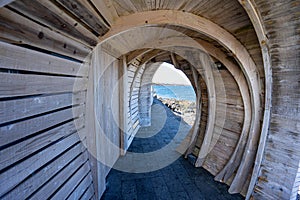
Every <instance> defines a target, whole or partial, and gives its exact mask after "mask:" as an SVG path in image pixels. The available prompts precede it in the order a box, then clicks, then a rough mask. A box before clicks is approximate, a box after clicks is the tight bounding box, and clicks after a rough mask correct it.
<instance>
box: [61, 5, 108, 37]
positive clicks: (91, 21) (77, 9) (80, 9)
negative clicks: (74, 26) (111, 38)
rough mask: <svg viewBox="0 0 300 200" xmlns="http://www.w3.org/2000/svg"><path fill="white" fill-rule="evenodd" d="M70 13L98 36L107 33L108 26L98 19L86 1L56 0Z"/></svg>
mask: <svg viewBox="0 0 300 200" xmlns="http://www.w3.org/2000/svg"><path fill="white" fill-rule="evenodd" d="M56 1H58V2H59V3H60V4H61V5H63V6H64V7H65V8H66V9H68V10H69V11H70V12H71V13H73V14H74V15H76V17H78V19H80V20H81V21H82V22H84V23H85V24H87V25H88V26H89V27H90V28H91V29H93V30H94V31H95V32H97V34H98V35H99V36H102V35H104V34H105V33H106V32H107V31H108V25H107V24H105V22H104V21H103V19H101V18H100V16H99V15H98V13H97V12H96V11H95V10H94V9H93V7H92V6H91V5H90V4H89V3H88V1H86V0H56Z"/></svg>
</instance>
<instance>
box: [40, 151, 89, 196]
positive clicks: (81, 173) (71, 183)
mask: <svg viewBox="0 0 300 200" xmlns="http://www.w3.org/2000/svg"><path fill="white" fill-rule="evenodd" d="M86 157H87V156H86ZM89 172H90V166H89V162H88V161H87V162H86V163H85V164H84V165H83V166H82V167H80V169H79V170H78V171H77V172H76V173H75V174H73V175H72V176H71V178H70V179H69V180H68V181H67V182H66V183H64V184H63V186H62V187H61V188H59V190H58V192H56V193H55V195H54V196H52V197H51V199H57V200H60V199H64V198H66V197H67V196H69V195H70V193H71V192H72V191H73V190H74V189H75V187H76V186H77V185H78V184H79V183H80V181H81V180H82V179H83V178H84V177H85V176H86V175H87V174H88V173H89ZM46 192H48V191H46ZM42 197H43V196H41V198H42ZM38 199H39V198H38Z"/></svg>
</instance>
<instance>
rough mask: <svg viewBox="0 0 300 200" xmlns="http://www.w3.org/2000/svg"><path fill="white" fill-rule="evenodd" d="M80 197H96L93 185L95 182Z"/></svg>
mask: <svg viewBox="0 0 300 200" xmlns="http://www.w3.org/2000/svg"><path fill="white" fill-rule="evenodd" d="M80 199H82V200H84V199H96V196H95V190H94V187H93V184H91V185H90V187H89V188H88V189H87V190H86V191H85V193H84V194H83V195H82V197H80Z"/></svg>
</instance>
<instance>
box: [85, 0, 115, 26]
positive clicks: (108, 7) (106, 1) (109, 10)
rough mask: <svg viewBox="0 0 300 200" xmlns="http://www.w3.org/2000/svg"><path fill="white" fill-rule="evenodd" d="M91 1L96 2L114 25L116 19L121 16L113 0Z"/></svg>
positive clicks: (107, 19)
mask: <svg viewBox="0 0 300 200" xmlns="http://www.w3.org/2000/svg"><path fill="white" fill-rule="evenodd" d="M91 2H93V3H94V5H95V6H96V8H97V9H98V10H99V12H100V13H101V15H102V16H103V17H104V18H105V20H106V21H107V22H108V23H109V25H112V24H113V23H114V21H115V20H116V19H117V18H119V15H118V14H117V11H116V9H115V7H114V6H113V4H112V2H111V0H91Z"/></svg>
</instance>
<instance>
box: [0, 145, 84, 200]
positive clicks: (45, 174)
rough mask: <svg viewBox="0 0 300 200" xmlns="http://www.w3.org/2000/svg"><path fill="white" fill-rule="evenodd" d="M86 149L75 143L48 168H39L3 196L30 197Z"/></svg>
mask: <svg viewBox="0 0 300 200" xmlns="http://www.w3.org/2000/svg"><path fill="white" fill-rule="evenodd" d="M84 149H85V148H84V146H83V145H81V144H80V143H79V144H77V145H75V146H74V147H73V148H71V149H70V150H68V151H66V152H65V153H63V154H62V155H61V156H60V157H58V158H56V159H55V160H53V161H52V162H51V163H50V164H49V165H47V166H46V168H43V169H41V170H39V171H38V172H37V173H35V174H34V175H33V176H30V177H29V178H28V179H26V180H25V181H24V182H22V183H21V184H20V185H18V187H16V188H14V189H13V190H12V191H10V192H9V193H8V194H7V195H5V196H4V197H1V198H3V199H5V200H9V199H14V198H16V197H18V196H20V197H22V198H24V199H25V198H28V197H29V196H30V195H31V194H32V193H33V192H34V191H36V190H38V189H39V188H40V187H41V186H43V185H44V184H45V183H46V182H48V181H49V179H51V178H52V177H53V176H55V175H56V174H57V173H59V172H60V171H61V170H62V169H63V168H64V167H66V166H67V165H69V164H70V162H72V163H73V162H74V160H73V159H74V158H76V157H78V156H79V155H80V154H81V153H82V152H83V151H84ZM72 160H73V161H72ZM74 164H75V162H74ZM74 164H73V165H74ZM71 165H72V164H71ZM73 165H72V166H73Z"/></svg>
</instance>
